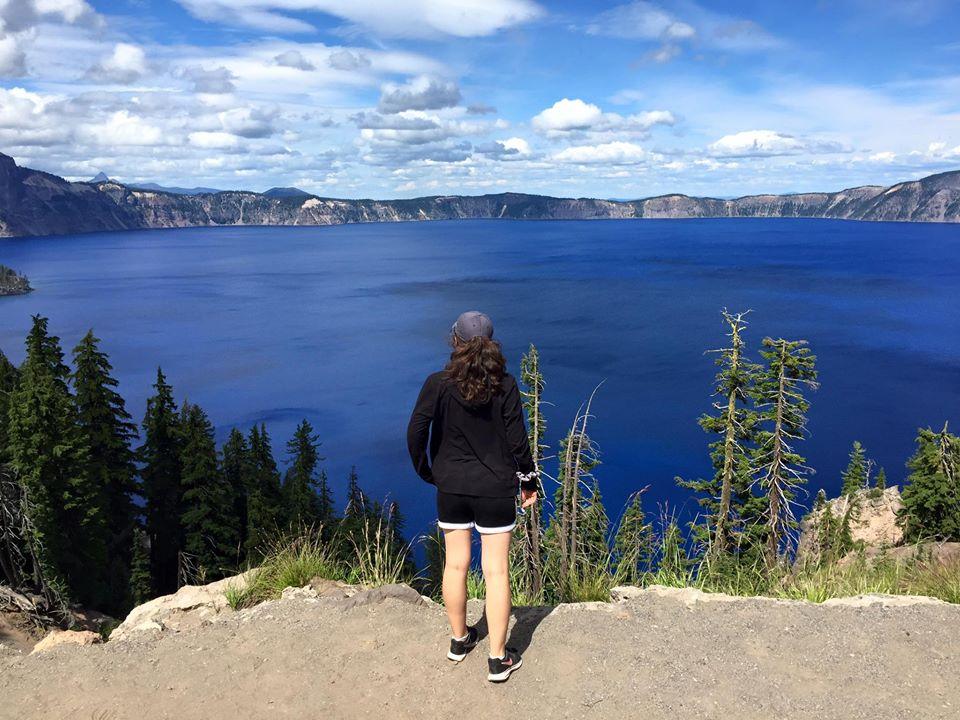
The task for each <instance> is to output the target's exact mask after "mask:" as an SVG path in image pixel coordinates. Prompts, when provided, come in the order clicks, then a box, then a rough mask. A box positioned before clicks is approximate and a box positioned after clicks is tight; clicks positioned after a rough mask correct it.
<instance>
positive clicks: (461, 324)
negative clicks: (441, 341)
mask: <svg viewBox="0 0 960 720" xmlns="http://www.w3.org/2000/svg"><path fill="white" fill-rule="evenodd" d="M450 332H452V333H453V334H454V335H456V336H457V337H458V338H460V339H461V340H473V339H474V338H475V337H480V336H481V335H482V336H483V337H485V338H488V339H489V338H492V337H493V322H492V321H491V320H490V318H488V317H487V316H486V315H484V314H483V313H482V312H480V311H479V310H468V311H467V312H465V313H463V315H461V316H460V317H458V318H457V321H456V322H455V323H454V324H453V327H452V328H451V329H450Z"/></svg>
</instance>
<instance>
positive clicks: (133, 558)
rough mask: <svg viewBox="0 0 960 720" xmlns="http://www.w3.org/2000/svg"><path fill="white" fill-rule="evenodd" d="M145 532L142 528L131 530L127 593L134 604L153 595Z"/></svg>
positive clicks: (140, 602) (142, 601) (140, 603)
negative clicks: (128, 586)
mask: <svg viewBox="0 0 960 720" xmlns="http://www.w3.org/2000/svg"><path fill="white" fill-rule="evenodd" d="M147 544H148V539H147V534H146V533H145V532H144V531H143V529H142V528H140V527H136V528H134V531H133V538H132V542H131V552H130V573H129V577H130V588H129V590H128V595H129V596H130V600H131V602H132V603H133V605H134V606H136V605H142V604H143V603H145V602H146V601H147V600H149V599H150V598H152V597H153V578H152V577H151V576H150V549H149V548H148V547H147Z"/></svg>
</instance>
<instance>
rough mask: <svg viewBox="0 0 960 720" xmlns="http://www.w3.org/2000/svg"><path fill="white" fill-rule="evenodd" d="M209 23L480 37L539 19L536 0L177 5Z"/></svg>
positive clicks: (188, 0) (188, 1)
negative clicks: (332, 25) (325, 19)
mask: <svg viewBox="0 0 960 720" xmlns="http://www.w3.org/2000/svg"><path fill="white" fill-rule="evenodd" d="M177 1H178V2H179V3H180V4H181V5H183V6H184V7H185V8H186V9H187V10H188V11H190V12H191V13H192V14H193V15H195V16H196V17H198V18H200V19H201V20H206V21H207V22H215V23H227V24H234V25H245V26H248V27H254V28H258V29H261V30H267V31H270V32H275V33H300V32H310V31H312V30H313V29H314V28H313V27H312V26H311V25H310V24H309V23H307V22H305V21H304V20H301V19H299V18H298V17H293V15H294V14H298V15H299V14H301V13H307V12H320V13H326V14H328V15H333V16H335V17H338V18H340V19H342V20H345V21H347V22H349V23H354V24H356V25H359V26H361V27H364V28H367V29H369V30H372V31H373V32H375V33H376V34H378V35H381V36H383V37H432V36H436V35H452V36H455V37H478V36H483V35H492V34H493V33H495V32H497V31H498V30H501V29H503V28H506V27H510V26H513V25H518V24H521V23H525V22H529V21H530V20H534V19H536V18H538V17H540V16H541V15H542V14H543V10H542V9H541V8H540V6H539V5H537V4H536V3H534V2H532V0H483V1H482V2H481V1H479V0H416V1H415V2H398V0H177Z"/></svg>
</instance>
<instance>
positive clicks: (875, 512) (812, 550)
mask: <svg viewBox="0 0 960 720" xmlns="http://www.w3.org/2000/svg"><path fill="white" fill-rule="evenodd" d="M851 503H854V504H855V505H856V507H855V508H854V511H853V512H851V513H850V540H851V541H852V543H853V545H854V546H855V547H857V548H859V549H860V550H867V549H872V550H873V551H874V553H879V552H880V551H882V550H886V549H888V548H893V547H896V546H897V545H899V544H900V543H901V542H903V528H902V527H901V526H900V523H899V520H898V518H899V514H900V512H901V510H903V500H901V498H900V489H899V488H898V487H897V486H896V485H893V486H891V487H888V488H886V489H885V490H884V491H883V492H880V493H878V492H876V491H874V490H861V491H859V492H858V493H856V494H855V495H852V496H846V495H844V496H841V497H838V498H834V499H833V500H828V501H827V502H826V504H825V505H824V506H823V507H822V508H819V509H814V510H813V511H811V512H810V514H809V515H807V516H806V517H805V518H804V519H803V521H802V522H801V523H800V542H799V544H798V545H797V561H798V562H801V563H802V562H808V561H810V562H816V561H817V560H819V555H820V547H819V545H820V528H821V527H822V525H823V520H824V516H825V513H830V514H831V515H832V516H833V518H835V519H836V520H837V521H838V522H840V521H842V519H843V517H844V516H845V515H847V512H848V510H850V504H851Z"/></svg>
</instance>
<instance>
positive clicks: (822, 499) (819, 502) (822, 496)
mask: <svg viewBox="0 0 960 720" xmlns="http://www.w3.org/2000/svg"><path fill="white" fill-rule="evenodd" d="M826 505H827V491H826V490H824V489H823V488H820V489H819V490H817V497H816V499H815V500H814V501H813V509H814V510H822V509H823V508H824V507H826Z"/></svg>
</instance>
